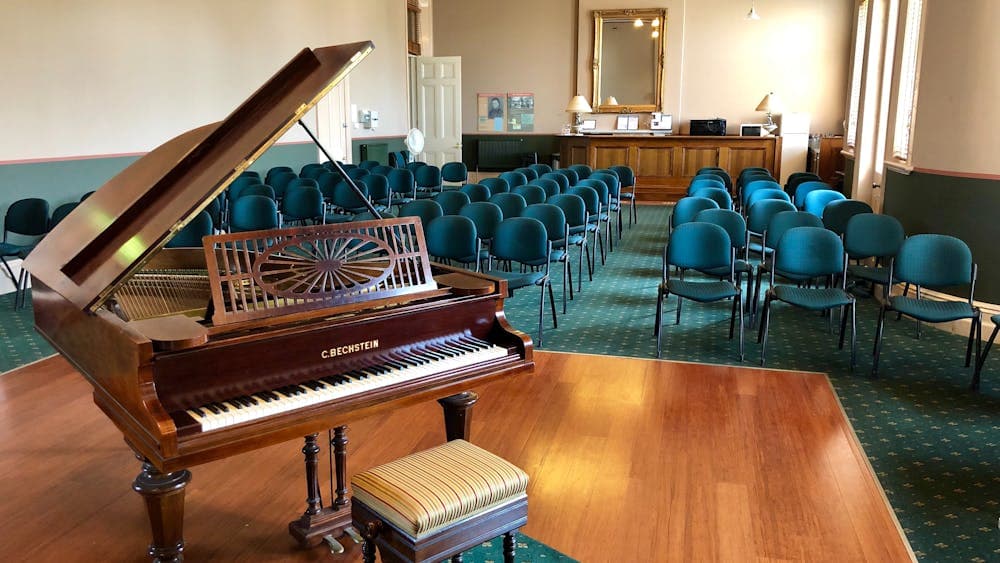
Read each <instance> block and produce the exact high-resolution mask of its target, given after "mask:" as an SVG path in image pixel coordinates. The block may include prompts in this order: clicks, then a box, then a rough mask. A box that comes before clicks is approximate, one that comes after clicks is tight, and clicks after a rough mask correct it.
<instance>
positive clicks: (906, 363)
mask: <svg viewBox="0 0 1000 563" xmlns="http://www.w3.org/2000/svg"><path fill="white" fill-rule="evenodd" d="M639 214H640V221H641V223H639V225H638V226H636V227H633V228H632V229H631V230H628V229H626V231H625V238H624V239H623V240H622V241H621V244H620V246H617V245H616V247H615V252H614V253H612V254H611V255H610V256H609V260H608V264H607V265H606V266H603V267H602V266H600V265H598V266H597V271H596V272H595V276H594V281H593V282H592V283H588V282H587V281H586V279H585V280H584V282H583V293H582V295H580V296H578V298H577V300H575V301H571V302H570V304H569V310H568V314H567V315H566V316H563V315H562V314H560V315H559V328H558V329H555V330H552V323H551V317H550V316H548V312H547V311H546V323H545V334H544V337H545V338H544V348H543V349H546V350H560V351H567V352H590V353H597V354H610V355H620V356H634V357H640V358H653V357H655V356H656V341H655V339H654V338H653V336H652V335H653V320H654V314H655V311H656V287H657V284H658V277H659V275H660V270H661V260H662V259H661V255H662V251H663V244H664V242H665V239H666V223H667V217H668V215H669V208H667V207H655V206H640V208H639ZM553 271H554V272H555V271H557V270H556V269H555V268H554V269H553ZM560 274H561V272H560ZM574 274H575V269H574ZM584 275H586V272H585V273H584ZM555 277H556V278H558V282H557V285H556V288H555V289H556V299H557V306H558V299H559V295H560V291H561V283H562V281H561V275H557V276H555ZM546 306H547V305H546ZM537 307H538V293H537V290H535V289H525V290H520V291H518V292H516V294H515V297H514V298H513V299H510V300H508V301H507V306H506V312H507V315H508V318H509V319H510V320H511V322H512V323H513V324H514V326H516V327H518V328H520V329H522V330H526V331H528V332H529V333H530V334H531V335H532V336H533V337H536V336H537V334H536V331H537V322H538V321H537V311H538V309H537ZM675 307H676V301H675V300H674V299H671V300H670V301H669V302H668V303H667V305H666V307H665V312H664V323H665V324H664V326H665V327H666V328H665V332H664V358H669V359H674V360H686V361H695V362H706V363H716V364H728V365H739V358H738V355H737V348H736V342H735V340H734V341H730V340H728V339H727V336H728V329H729V310H730V305H729V303H717V304H711V305H699V304H696V303H691V302H687V303H685V305H684V315H683V318H682V320H681V325H679V326H677V325H674V324H673V318H674V317H673V315H674V312H675V311H676V309H675ZM773 313H774V314H773V316H772V322H771V334H770V336H769V338H768V361H767V365H768V367H774V368H784V369H795V370H809V371H821V372H825V373H828V374H829V376H830V380H831V382H832V383H833V386H834V388H835V389H836V391H837V395H838V396H839V397H840V400H841V402H842V404H843V405H844V409H845V411H846V412H847V414H848V416H849V417H850V420H851V423H852V424H853V425H854V428H855V429H856V431H857V434H858V437H859V439H860V440H861V443H862V446H863V447H864V449H865V452H866V453H867V454H868V458H869V459H870V460H871V463H872V466H873V467H874V468H875V471H876V473H877V474H878V478H879V480H880V482H881V483H882V486H883V488H884V489H885V492H886V495H887V496H888V498H889V501H890V503H891V504H892V506H893V508H894V509H895V511H896V516H897V517H898V518H899V521H900V523H901V524H902V526H903V529H904V530H905V532H906V536H907V538H908V539H909V541H910V544H911V546H912V547H913V549H914V551H915V552H916V554H917V557H918V558H919V559H920V560H921V561H935V562H936V561H1000V530H998V529H997V520H998V517H1000V455H998V451H1000V449H998V447H1000V356H998V355H997V353H996V352H994V354H993V355H991V356H990V358H989V359H988V360H987V365H986V368H985V369H984V373H983V383H982V390H981V391H980V393H979V394H972V393H970V392H969V391H968V390H967V387H968V384H969V380H970V377H971V373H972V372H971V369H966V368H964V367H963V362H964V354H965V339H964V338H963V337H961V336H957V335H953V334H948V333H945V332H943V331H939V330H936V329H933V328H928V327H925V328H924V330H923V333H922V335H921V338H920V340H917V339H916V338H915V325H914V324H913V323H912V322H908V321H906V320H903V321H900V322H889V323H888V324H887V326H886V330H885V341H884V344H883V352H882V360H881V362H880V364H881V365H880V374H881V378H880V379H877V380H872V379H870V378H869V377H868V374H869V373H870V371H871V348H872V343H873V338H874V332H875V321H876V318H877V314H878V307H877V306H876V304H875V303H874V300H872V299H867V298H862V299H859V307H858V315H857V318H858V368H857V369H856V370H855V372H854V373H853V374H852V373H851V372H850V370H849V362H850V358H849V355H848V352H847V350H846V349H845V350H843V351H840V350H837V344H836V332H835V333H834V334H833V335H831V334H829V333H828V332H827V321H826V320H825V319H823V318H821V317H819V316H818V315H815V314H810V313H807V312H804V311H801V310H794V309H791V308H789V307H784V306H776V307H775V308H774V309H773ZM759 358H760V347H759V346H758V345H757V343H756V332H752V333H751V332H749V331H748V332H747V344H746V361H745V362H744V365H747V366H757V365H758V362H759Z"/></svg>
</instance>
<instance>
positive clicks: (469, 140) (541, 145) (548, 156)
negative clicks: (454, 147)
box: [462, 135, 559, 171]
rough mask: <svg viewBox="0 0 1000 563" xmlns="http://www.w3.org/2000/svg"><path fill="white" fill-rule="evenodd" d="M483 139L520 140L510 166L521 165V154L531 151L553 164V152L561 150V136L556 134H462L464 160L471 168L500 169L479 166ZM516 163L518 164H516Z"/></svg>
mask: <svg viewBox="0 0 1000 563" xmlns="http://www.w3.org/2000/svg"><path fill="white" fill-rule="evenodd" d="M483 139H488V140H519V141H520V143H519V144H518V150H517V153H516V154H512V155H511V160H510V163H511V166H510V168H516V167H517V166H520V160H521V156H523V155H528V154H531V153H535V154H537V155H538V162H541V163H544V164H551V163H552V154H553V153H557V152H559V138H558V137H557V136H555V135H462V161H463V162H465V165H466V166H467V167H468V168H469V170H484V171H498V170H500V169H497V168H490V167H480V166H479V141H480V140H483ZM515 163H517V166H514V164H515ZM510 168H503V169H505V170H509V169H510Z"/></svg>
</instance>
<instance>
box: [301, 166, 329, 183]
mask: <svg viewBox="0 0 1000 563" xmlns="http://www.w3.org/2000/svg"><path fill="white" fill-rule="evenodd" d="M323 172H326V168H323V165H322V164H320V163H318V162H314V163H312V164H306V165H305V166H303V167H302V171H301V172H299V178H312V179H315V178H317V177H318V176H319V175H320V174H322V173H323Z"/></svg>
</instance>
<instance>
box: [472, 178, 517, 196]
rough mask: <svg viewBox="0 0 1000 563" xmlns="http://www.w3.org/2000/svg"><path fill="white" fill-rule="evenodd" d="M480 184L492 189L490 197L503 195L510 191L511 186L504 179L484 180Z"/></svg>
mask: <svg viewBox="0 0 1000 563" xmlns="http://www.w3.org/2000/svg"><path fill="white" fill-rule="evenodd" d="M479 183H480V184H482V185H484V186H486V187H487V188H489V189H490V195H495V194H502V193H506V192H509V191H510V184H508V183H507V180H504V179H503V178H483V179H482V180H480V181H479Z"/></svg>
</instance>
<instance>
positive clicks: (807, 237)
mask: <svg viewBox="0 0 1000 563" xmlns="http://www.w3.org/2000/svg"><path fill="white" fill-rule="evenodd" d="M776 273H781V274H782V275H783V276H786V277H789V278H792V279H798V280H810V279H816V278H827V279H828V285H827V286H826V287H810V286H808V285H802V284H797V285H785V284H776V283H775V274H776ZM846 275H847V253H846V252H844V243H843V241H841V240H840V237H838V236H837V235H835V234H834V233H832V232H831V231H828V230H826V229H824V228H823V227H795V228H792V229H789V230H787V231H785V233H784V234H783V235H782V236H781V239H780V240H779V241H778V244H777V246H776V247H775V249H774V258H773V267H772V268H771V284H770V287H769V288H768V290H767V294H765V296H764V310H763V312H762V313H761V320H760V330H759V332H758V336H757V340H758V341H759V342H760V343H761V345H760V365H761V366H763V365H764V362H765V358H766V351H767V336H768V331H769V329H770V323H771V304H772V303H773V302H775V301H781V302H783V303H788V304H789V305H794V306H796V307H799V308H802V309H806V310H809V311H830V312H831V315H830V318H831V319H832V318H833V315H832V311H833V309H840V310H842V311H844V313H843V314H842V315H841V320H840V345H839V348H840V349H841V350H843V348H844V335H845V332H846V328H847V316H848V312H849V313H850V317H851V369H852V370H853V369H854V366H855V364H856V349H857V322H856V320H857V319H856V313H855V303H854V296H853V295H851V294H850V293H848V292H847V291H846V289H845V286H844V280H845V279H846ZM838 276H839V277H838ZM835 279H839V280H840V286H839V287H838V286H836V285H834V280H835Z"/></svg>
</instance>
